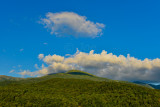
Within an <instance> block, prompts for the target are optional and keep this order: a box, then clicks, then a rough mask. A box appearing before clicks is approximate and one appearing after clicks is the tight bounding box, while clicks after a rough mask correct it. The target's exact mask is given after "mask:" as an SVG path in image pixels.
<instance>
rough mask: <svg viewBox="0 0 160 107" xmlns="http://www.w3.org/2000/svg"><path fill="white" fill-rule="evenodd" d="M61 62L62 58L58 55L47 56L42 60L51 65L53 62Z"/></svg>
mask: <svg viewBox="0 0 160 107" xmlns="http://www.w3.org/2000/svg"><path fill="white" fill-rule="evenodd" d="M63 60H64V57H62V56H59V55H53V56H51V55H48V56H46V57H44V59H43V61H44V62H46V63H48V64H52V63H53V62H62V61H63Z"/></svg>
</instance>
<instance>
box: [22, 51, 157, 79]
mask: <svg viewBox="0 0 160 107" xmlns="http://www.w3.org/2000/svg"><path fill="white" fill-rule="evenodd" d="M39 56H41V55H39ZM40 59H41V60H43V61H44V62H45V63H47V64H48V65H47V67H44V65H43V67H41V70H38V71H35V72H32V73H30V72H26V71H25V72H23V75H30V76H31V75H32V76H33V75H34V76H36V75H37V76H42V75H46V74H50V73H58V72H65V71H68V70H72V69H79V70H83V71H86V72H88V73H91V74H94V75H97V76H100V77H106V78H110V79H115V80H128V81H130V80H150V81H160V79H159V78H160V59H158V58H156V59H153V60H151V59H148V58H146V59H144V60H140V59H137V58H135V57H131V56H130V55H127V57H125V56H123V55H119V56H117V55H113V54H112V53H107V51H105V50H103V51H102V52H101V53H98V54H97V53H94V51H93V50H91V51H90V52H89V53H85V52H80V51H78V50H77V52H76V53H75V54H73V55H70V56H68V57H64V56H59V55H55V54H54V55H48V56H45V57H44V56H43V57H41V58H40Z"/></svg>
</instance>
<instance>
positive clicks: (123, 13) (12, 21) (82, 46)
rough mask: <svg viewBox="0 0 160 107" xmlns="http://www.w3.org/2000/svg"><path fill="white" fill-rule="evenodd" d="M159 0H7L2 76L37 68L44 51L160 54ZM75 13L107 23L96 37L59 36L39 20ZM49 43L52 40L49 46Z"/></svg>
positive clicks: (1, 6) (1, 8)
mask: <svg viewBox="0 0 160 107" xmlns="http://www.w3.org/2000/svg"><path fill="white" fill-rule="evenodd" d="M159 4H160V1H159V0H154V1H153V0H94V1H91V0H79V1H75V0H67V1H66V0H45V1H44V0H43V1H42V0H34V1H33V0H23V1H22V0H14V1H13V0H5V1H1V3H0V13H1V17H0V22H1V23H0V25H1V26H0V75H10V76H20V75H18V74H16V73H9V71H10V70H12V69H14V70H16V71H17V72H18V71H19V70H20V69H22V70H23V69H29V70H31V71H34V70H35V67H34V64H41V63H42V62H41V61H40V60H39V59H38V55H39V54H40V53H43V54H44V55H48V54H51V55H52V54H58V55H62V56H64V55H65V54H74V53H75V52H76V48H78V49H79V50H80V51H83V52H89V51H90V50H95V52H96V53H100V52H101V51H102V50H106V51H108V52H109V53H110V52H112V53H113V54H115V55H124V56H127V54H130V55H131V56H134V57H135V58H138V59H142V60H143V59H145V58H149V59H155V58H160V48H159V46H160V42H159V40H160V30H159V29H160V14H159V13H160V6H159ZM48 12H51V13H59V12H74V13H77V14H78V15H80V16H86V17H87V20H90V21H92V22H95V23H96V22H99V23H103V24H104V25H105V28H104V29H103V31H102V32H103V35H101V36H100V37H97V38H83V37H80V38H75V37H56V36H55V35H54V34H52V35H51V34H50V31H48V30H47V29H46V28H44V25H43V24H40V23H39V21H40V20H41V18H44V17H45V15H46V14H47V13H48ZM44 43H47V44H44Z"/></svg>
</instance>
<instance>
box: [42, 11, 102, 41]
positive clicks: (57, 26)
mask: <svg viewBox="0 0 160 107" xmlns="http://www.w3.org/2000/svg"><path fill="white" fill-rule="evenodd" d="M41 23H42V24H44V25H45V28H48V29H49V30H51V34H55V35H56V36H58V37H62V36H63V37H66V36H74V37H91V38H95V37H98V36H100V35H102V29H103V28H104V27H105V25H104V24H102V23H97V22H96V23H94V22H92V21H89V20H87V17H85V16H80V15H78V14H76V13H73V12H60V13H47V14H46V17H45V18H42V19H41Z"/></svg>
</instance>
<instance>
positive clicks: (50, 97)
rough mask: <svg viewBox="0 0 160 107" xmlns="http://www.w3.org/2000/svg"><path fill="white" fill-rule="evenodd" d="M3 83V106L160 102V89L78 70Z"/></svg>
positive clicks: (152, 106) (121, 106) (109, 106)
mask: <svg viewBox="0 0 160 107" xmlns="http://www.w3.org/2000/svg"><path fill="white" fill-rule="evenodd" d="M0 83H1V85H0V106H12V107H15V106H29V107H30V106H42V107H43V106H51V107H96V106H98V107H126V106H128V107H130V106H131V107H140V106H145V107H159V106H160V91H159V90H155V89H151V88H147V87H144V86H141V85H137V84H133V83H130V82H123V81H114V80H110V79H106V78H101V77H97V76H95V75H92V74H89V73H86V72H83V71H79V70H71V71H68V72H66V73H57V74H49V75H46V76H43V77H37V78H26V79H22V80H6V81H1V82H0Z"/></svg>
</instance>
